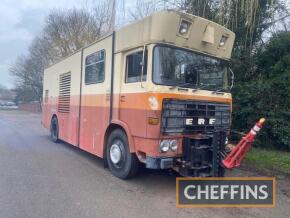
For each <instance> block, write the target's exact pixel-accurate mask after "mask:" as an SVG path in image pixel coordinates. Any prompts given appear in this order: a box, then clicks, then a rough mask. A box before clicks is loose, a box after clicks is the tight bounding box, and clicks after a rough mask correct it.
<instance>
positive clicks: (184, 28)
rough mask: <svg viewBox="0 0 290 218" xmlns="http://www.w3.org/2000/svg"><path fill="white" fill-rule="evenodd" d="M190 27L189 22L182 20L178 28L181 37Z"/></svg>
mask: <svg viewBox="0 0 290 218" xmlns="http://www.w3.org/2000/svg"><path fill="white" fill-rule="evenodd" d="M189 27H190V22H188V21H186V20H182V21H181V23H180V26H179V33H180V34H181V35H184V34H186V33H187V32H188V30H189Z"/></svg>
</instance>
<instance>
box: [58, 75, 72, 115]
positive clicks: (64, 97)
mask: <svg viewBox="0 0 290 218" xmlns="http://www.w3.org/2000/svg"><path fill="white" fill-rule="evenodd" d="M70 91H71V73H65V74H61V75H60V76H59V97H58V112H60V113H69V111H70Z"/></svg>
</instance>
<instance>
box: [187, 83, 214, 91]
mask: <svg viewBox="0 0 290 218" xmlns="http://www.w3.org/2000/svg"><path fill="white" fill-rule="evenodd" d="M214 85H215V84H202V85H201V86H198V87H197V88H192V91H193V92H195V91H198V90H201V89H202V88H205V87H208V86H214Z"/></svg>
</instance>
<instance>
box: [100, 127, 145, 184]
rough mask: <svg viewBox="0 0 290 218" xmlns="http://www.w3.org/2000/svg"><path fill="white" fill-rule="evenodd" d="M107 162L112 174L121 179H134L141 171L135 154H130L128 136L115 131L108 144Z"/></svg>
mask: <svg viewBox="0 0 290 218" xmlns="http://www.w3.org/2000/svg"><path fill="white" fill-rule="evenodd" d="M106 154H107V162H108V166H109V168H110V170H111V172H112V174H113V175H114V176H116V177H119V178H121V179H128V178H132V177H134V176H135V175H136V174H137V172H138V169H139V164H140V163H139V160H138V158H137V157H136V155H135V154H133V153H130V150H129V143H128V138H127V136H126V134H125V133H124V132H123V131H122V130H120V129H116V130H114V131H113V132H112V133H111V134H110V136H109V139H108V143H107V151H106Z"/></svg>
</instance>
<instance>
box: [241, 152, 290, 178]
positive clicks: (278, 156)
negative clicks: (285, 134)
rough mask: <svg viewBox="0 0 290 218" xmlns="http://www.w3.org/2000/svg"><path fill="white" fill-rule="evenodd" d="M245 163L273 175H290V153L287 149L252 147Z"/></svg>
mask: <svg viewBox="0 0 290 218" xmlns="http://www.w3.org/2000/svg"><path fill="white" fill-rule="evenodd" d="M245 164H246V166H247V167H251V168H252V167H254V168H256V169H257V170H258V171H262V172H267V173H271V174H272V175H279V174H286V175H290V153H289V152H285V151H284V152H283V151H276V150H265V149H260V148H252V149H251V150H250V152H249V153H248V154H247V155H246V158H245Z"/></svg>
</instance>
